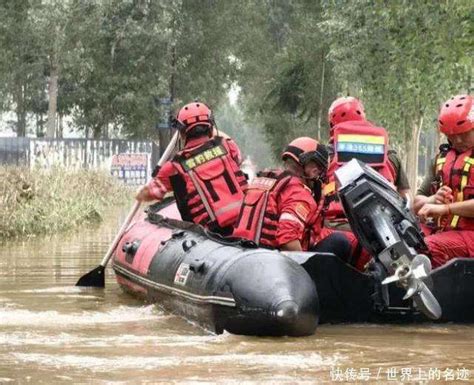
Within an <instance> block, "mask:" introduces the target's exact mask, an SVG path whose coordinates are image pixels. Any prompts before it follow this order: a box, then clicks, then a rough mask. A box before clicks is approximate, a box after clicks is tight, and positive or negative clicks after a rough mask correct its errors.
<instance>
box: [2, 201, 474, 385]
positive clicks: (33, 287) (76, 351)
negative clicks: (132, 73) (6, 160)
mask: <svg viewBox="0 0 474 385" xmlns="http://www.w3.org/2000/svg"><path fill="white" fill-rule="evenodd" d="M125 214H126V210H115V211H113V212H111V214H110V216H109V219H108V220H107V221H106V222H105V223H103V224H101V225H100V226H91V227H88V228H82V229H80V230H77V231H76V232H74V233H72V234H67V235H55V236H52V237H38V238H34V239H30V240H26V241H9V242H4V243H2V244H1V245H0V384H4V383H5V384H10V383H11V384H17V383H20V384H22V383H31V384H62V383H68V384H91V383H93V384H135V383H144V384H152V383H157V384H160V383H161V384H172V383H179V384H181V383H184V384H206V383H209V384H213V383H226V384H227V383H228V384H245V383H265V384H276V383H278V384H280V383H282V384H294V383H303V384H321V383H353V384H356V383H357V384H360V383H377V384H380V383H440V384H441V383H452V384H459V383H472V382H474V326H473V325H456V324H444V325H434V324H424V325H403V326H394V325H373V324H362V325H322V326H320V327H319V328H318V330H317V332H316V334H315V335H314V336H311V337H304V338H257V337H246V336H236V335H231V334H228V333H224V334H223V335H213V334H210V333H209V332H207V331H206V330H203V329H201V328H200V327H198V326H197V325H194V324H192V323H189V322H187V321H186V320H184V319H182V318H179V317H176V316H173V315H170V314H167V313H164V312H162V311H161V310H160V309H159V308H158V307H156V306H155V305H150V304H144V303H143V302H142V301H140V300H137V299H135V298H133V297H131V296H129V295H127V294H124V293H122V292H121V290H120V288H119V286H118V285H117V283H116V282H115V277H114V275H113V272H111V271H110V270H109V271H108V273H107V279H106V289H105V290H100V289H92V290H91V289H79V288H76V287H74V284H75V282H76V280H77V279H78V277H80V276H81V275H82V274H84V273H85V272H87V271H89V270H91V269H92V268H93V267H95V266H97V265H98V264H99V262H100V260H101V258H102V256H103V254H104V252H105V251H106V249H107V246H108V244H109V242H110V241H111V239H112V238H113V236H114V234H115V233H114V232H115V231H117V229H118V228H119V227H120V221H121V218H123V217H124V216H125ZM473 295H474V293H473Z"/></svg>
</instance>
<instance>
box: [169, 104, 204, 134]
mask: <svg viewBox="0 0 474 385" xmlns="http://www.w3.org/2000/svg"><path fill="white" fill-rule="evenodd" d="M173 125H174V128H177V129H178V130H179V131H182V132H183V131H184V133H188V132H189V131H190V130H192V129H193V128H194V127H195V126H198V125H199V126H208V127H212V125H213V118H212V111H211V109H210V108H209V107H208V106H207V105H205V104H204V103H201V102H192V103H189V104H186V105H185V106H183V107H182V108H181V109H180V110H179V112H178V115H177V116H176V119H175V120H174V121H173Z"/></svg>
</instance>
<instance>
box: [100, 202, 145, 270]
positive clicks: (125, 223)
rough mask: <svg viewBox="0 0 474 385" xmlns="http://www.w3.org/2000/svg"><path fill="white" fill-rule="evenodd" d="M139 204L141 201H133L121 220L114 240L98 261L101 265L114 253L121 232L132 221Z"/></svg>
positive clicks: (105, 263)
mask: <svg viewBox="0 0 474 385" xmlns="http://www.w3.org/2000/svg"><path fill="white" fill-rule="evenodd" d="M140 206H141V203H140V202H139V201H135V203H134V204H133V207H132V209H131V210H130V212H129V213H128V215H127V218H126V219H125V221H124V222H123V224H122V227H121V228H120V230H119V232H118V233H117V235H116V236H115V238H114V240H113V241H112V243H111V244H110V246H109V249H108V250H107V253H106V254H105V256H104V258H103V259H102V262H101V263H100V265H101V266H104V267H105V266H106V265H107V262H109V259H110V257H111V256H112V254H113V253H114V251H115V249H116V248H117V245H118V243H119V241H120V239H121V238H122V235H123V233H124V232H125V230H126V229H127V227H128V226H129V225H130V223H131V222H132V219H133V217H134V216H135V214H136V213H137V211H138V209H139V208H140Z"/></svg>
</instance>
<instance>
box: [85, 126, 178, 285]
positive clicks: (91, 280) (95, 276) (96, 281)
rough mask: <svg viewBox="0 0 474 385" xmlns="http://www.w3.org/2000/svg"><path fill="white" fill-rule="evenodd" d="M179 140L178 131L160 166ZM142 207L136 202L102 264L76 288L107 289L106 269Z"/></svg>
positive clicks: (90, 272) (160, 161)
mask: <svg viewBox="0 0 474 385" xmlns="http://www.w3.org/2000/svg"><path fill="white" fill-rule="evenodd" d="M178 138H179V133H178V131H176V132H175V134H174V135H173V137H172V138H171V141H170V143H169V144H168V147H166V150H165V152H164V153H163V155H162V156H161V158H160V160H159V161H158V166H162V165H163V163H165V162H166V161H167V160H168V159H169V158H170V157H171V154H172V153H173V151H174V148H175V147H176V143H177V141H178ZM140 205H141V204H140V202H138V201H136V202H135V204H134V205H133V207H132V209H131V210H130V212H129V213H128V215H127V218H126V219H125V221H124V222H123V224H122V227H121V228H120V230H119V232H118V233H117V235H116V236H115V238H114V240H113V241H112V243H111V244H110V246H109V249H108V250H107V253H105V256H104V258H103V259H102V262H101V263H100V265H99V266H97V267H96V268H95V269H93V270H91V271H89V272H88V273H87V274H84V275H83V276H82V277H81V278H79V280H78V281H77V283H76V286H91V287H105V275H104V272H105V267H106V266H107V263H108V262H109V260H110V258H111V257H112V255H113V253H114V251H115V249H116V248H117V245H118V243H119V241H120V239H121V238H122V236H123V233H124V232H125V230H126V229H127V228H128V226H129V225H130V223H131V222H132V220H133V218H134V217H135V214H136V213H137V211H138V209H139V208H140Z"/></svg>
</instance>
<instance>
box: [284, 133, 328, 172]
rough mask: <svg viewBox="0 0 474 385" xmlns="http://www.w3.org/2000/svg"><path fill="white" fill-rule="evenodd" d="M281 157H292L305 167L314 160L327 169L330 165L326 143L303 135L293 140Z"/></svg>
mask: <svg viewBox="0 0 474 385" xmlns="http://www.w3.org/2000/svg"><path fill="white" fill-rule="evenodd" d="M281 158H282V159H283V160H285V159H287V158H291V159H293V160H295V161H296V162H297V163H298V164H299V165H300V166H303V167H304V165H305V164H306V163H308V162H310V161H312V160H313V161H315V162H316V164H317V165H318V166H320V167H321V168H322V169H323V170H324V171H325V170H327V167H328V161H329V154H328V150H327V148H326V146H325V145H323V144H321V143H319V142H318V141H317V140H315V139H312V138H308V137H307V136H303V137H300V138H296V139H295V140H293V141H291V142H290V144H288V146H286V148H285V151H283V154H281Z"/></svg>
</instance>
